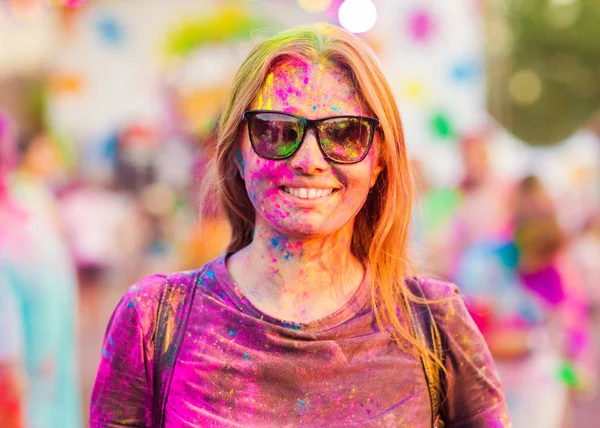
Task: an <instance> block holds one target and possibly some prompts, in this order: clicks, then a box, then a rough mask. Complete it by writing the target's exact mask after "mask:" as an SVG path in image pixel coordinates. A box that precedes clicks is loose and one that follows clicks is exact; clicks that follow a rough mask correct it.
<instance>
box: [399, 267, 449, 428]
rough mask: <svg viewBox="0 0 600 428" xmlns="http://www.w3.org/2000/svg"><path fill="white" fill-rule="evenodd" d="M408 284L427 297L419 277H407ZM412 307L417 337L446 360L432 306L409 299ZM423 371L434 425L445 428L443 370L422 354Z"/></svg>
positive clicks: (412, 321) (414, 291) (413, 290)
mask: <svg viewBox="0 0 600 428" xmlns="http://www.w3.org/2000/svg"><path fill="white" fill-rule="evenodd" d="M406 285H407V286H408V289H409V290H410V291H411V293H412V294H413V295H415V296H417V297H420V298H422V299H426V297H425V293H424V292H423V288H422V287H421V283H420V281H419V279H418V278H407V279H406ZM409 304H410V308H411V324H412V328H413V333H414V335H415V337H416V338H417V339H418V340H419V341H420V342H426V343H427V345H428V347H429V349H430V350H431V351H433V353H434V354H435V355H436V356H437V357H438V358H439V359H440V361H444V350H443V347H442V340H441V336H440V332H439V329H438V327H437V324H436V322H435V318H434V317H433V313H432V312H431V308H430V307H429V305H428V304H426V303H417V302H414V301H412V300H409ZM421 363H422V364H423V371H424V372H425V379H426V381H427V387H428V389H429V398H430V399H431V415H432V426H433V427H434V428H444V425H445V423H444V417H443V407H442V403H443V401H444V399H445V394H446V385H445V376H444V372H443V370H442V369H441V368H440V367H438V366H436V365H435V364H433V362H432V361H431V360H430V359H429V358H424V357H423V356H421Z"/></svg>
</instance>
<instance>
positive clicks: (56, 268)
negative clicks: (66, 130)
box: [0, 116, 81, 428]
mask: <svg viewBox="0 0 600 428" xmlns="http://www.w3.org/2000/svg"><path fill="white" fill-rule="evenodd" d="M0 120H1V121H2V122H3V123H4V125H0V131H1V132H0V134H3V135H0V143H1V146H0V165H2V166H1V167H0V220H1V221H0V325H1V326H2V330H1V331H0V385H2V390H1V391H2V393H1V394H0V406H4V408H2V409H1V410H0V415H2V416H4V415H5V414H6V412H9V413H10V415H9V417H8V419H0V420H1V421H2V423H3V425H2V426H3V427H4V426H10V425H8V424H9V422H7V421H9V420H11V419H10V418H12V420H11V422H10V423H11V424H12V426H22V427H36V428H38V427H78V428H79V427H80V426H81V417H80V410H81V408H80V401H79V384H78V369H77V367H78V365H77V363H76V346H75V337H76V333H75V329H76V326H75V318H74V314H75V312H76V303H77V294H76V277H75V271H74V266H73V263H72V260H71V258H70V255H69V252H68V249H67V247H66V245H65V242H64V240H63V239H62V236H61V234H60V232H59V227H58V225H57V223H56V217H55V216H54V214H55V212H56V210H55V209H54V208H55V207H54V205H53V199H52V195H51V193H50V192H49V191H48V190H47V189H46V188H45V183H44V178H45V175H44V174H45V173H46V172H51V171H52V167H51V166H46V165H44V162H45V161H46V162H48V163H52V161H53V158H52V155H50V153H51V149H50V148H48V147H46V146H45V144H49V143H48V142H47V141H46V140H45V139H44V138H43V137H39V139H38V137H34V138H33V139H32V140H31V141H24V142H23V143H22V144H21V145H20V147H19V148H20V149H21V152H20V156H16V154H17V153H16V152H17V142H16V139H15V138H14V135H15V134H14V132H12V133H11V134H9V133H8V132H7V131H6V130H7V129H8V128H9V127H11V128H13V129H14V127H13V126H12V125H10V124H9V121H8V119H7V117H6V116H4V117H0ZM44 154H48V155H49V157H46V156H45V155H44ZM17 158H19V161H18V169H17V170H15V169H14V168H15V166H16V164H17V163H16V162H13V160H16V159H17ZM10 385H12V387H11V386H10ZM11 390H12V393H11V392H10V391H11ZM5 391H9V392H5ZM7 408H8V410H7ZM19 412H20V413H19Z"/></svg>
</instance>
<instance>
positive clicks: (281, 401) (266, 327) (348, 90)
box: [91, 24, 509, 427]
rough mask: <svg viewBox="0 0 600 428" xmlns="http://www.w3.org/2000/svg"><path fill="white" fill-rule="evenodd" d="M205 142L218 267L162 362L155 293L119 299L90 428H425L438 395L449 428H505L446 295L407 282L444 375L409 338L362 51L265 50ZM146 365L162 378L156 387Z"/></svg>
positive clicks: (396, 174)
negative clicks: (226, 239)
mask: <svg viewBox="0 0 600 428" xmlns="http://www.w3.org/2000/svg"><path fill="white" fill-rule="evenodd" d="M219 126H220V127H219V138H218V149H217V157H216V166H217V171H218V181H217V183H218V185H219V186H220V190H221V192H222V201H223V203H224V207H225V211H226V213H227V216H228V218H229V221H230V223H231V225H232V230H233V235H232V239H231V242H230V245H229V250H228V253H226V254H224V255H223V256H221V257H219V258H218V259H216V260H214V261H212V262H209V263H207V264H206V265H205V266H204V267H203V268H202V269H201V270H200V271H199V273H200V276H199V279H198V281H197V284H198V285H197V287H196V288H195V290H196V293H195V297H193V300H192V303H191V309H190V311H189V319H188V322H187V325H186V328H185V331H184V334H183V339H182V341H181V345H180V348H179V349H178V350H176V352H173V350H174V349H175V347H171V343H175V342H170V341H169V340H168V339H169V337H171V336H172V332H173V331H174V330H173V329H164V328H162V327H161V324H160V323H161V322H162V321H164V320H165V318H163V316H162V315H161V314H164V312H166V313H168V312H169V310H171V309H172V308H171V309H169V310H166V311H164V312H161V310H160V308H159V306H161V305H160V304H159V300H160V296H161V293H162V291H161V290H163V289H164V288H165V283H167V280H166V277H165V276H160V275H159V276H152V277H150V278H147V279H145V280H143V281H142V282H140V283H138V284H137V285H135V286H134V287H133V288H131V289H130V290H129V292H128V293H127V294H126V296H125V297H124V298H123V300H122V301H121V303H120V304H119V306H118V307H117V309H116V311H115V313H114V315H113V317H112V319H111V321H110V324H109V327H108V330H107V333H106V339H105V343H104V349H103V359H102V361H101V363H100V368H99V372H98V377H97V380H96V386H95V390H94V393H93V397H92V419H91V420H92V426H124V425H127V426H157V425H160V424H164V426H189V427H191V426H300V425H304V426H323V425H333V426H363V427H364V426H411V427H427V426H431V425H432V421H434V419H436V416H438V415H437V413H438V412H437V411H432V403H436V402H438V401H436V391H437V389H436V388H440V389H442V393H443V396H444V397H445V401H444V405H443V408H442V409H441V412H440V413H441V415H442V416H443V419H444V420H445V422H446V424H447V426H481V427H483V426H485V427H489V426H507V425H509V422H508V416H507V413H506V409H505V405H504V398H503V395H502V392H501V389H500V385H499V383H498V380H497V377H496V374H495V369H494V366H493V363H492V360H491V357H490V354H489V352H488V350H487V348H486V345H485V344H484V341H483V339H482V337H481V335H480V334H479V333H478V331H477V329H476V327H475V325H474V323H473V322H472V320H471V318H470V317H469V315H468V313H467V311H466V309H465V307H464V304H463V302H462V300H461V299H460V298H459V297H458V296H457V295H456V294H457V290H456V287H454V286H451V285H447V284H444V283H440V282H436V281H431V280H426V279H422V280H421V281H420V283H421V286H422V291H423V292H424V294H425V296H426V298H427V299H430V300H440V302H438V304H431V311H432V312H433V315H434V321H435V324H434V326H437V330H435V331H439V333H440V338H441V340H442V342H443V345H444V351H445V352H444V357H443V361H442V359H441V358H439V357H437V356H436V354H435V353H434V352H433V351H432V350H430V348H429V347H428V344H427V343H426V341H425V339H424V335H423V334H417V336H416V337H418V338H419V339H415V336H413V330H414V331H423V330H418V329H419V328H420V327H421V326H419V325H415V322H411V321H409V320H411V319H415V318H414V317H413V318H411V307H412V305H410V304H409V301H410V299H411V296H412V295H411V294H410V293H409V292H408V290H407V286H406V284H405V281H404V276H405V274H406V273H407V261H406V257H405V255H406V240H407V233H408V225H409V219H410V217H411V201H412V196H413V195H412V183H411V179H410V172H409V168H408V160H407V156H406V151H405V147H404V142H403V136H402V128H401V124H400V120H399V114H398V110H397V107H396V105H395V103H394V101H393V97H392V94H391V91H390V88H389V86H388V83H387V81H386V79H385V78H384V76H383V73H382V71H381V69H380V67H379V65H378V63H377V60H376V59H375V57H374V56H373V55H372V53H371V52H370V50H369V49H368V48H367V47H366V46H365V45H364V44H363V43H362V42H361V41H360V40H359V39H358V38H356V37H355V36H353V35H351V34H349V33H346V32H345V31H343V30H341V29H339V28H336V27H333V26H331V25H323V24H320V25H315V26H311V27H302V28H298V29H294V30H290V31H286V32H283V33H280V34H278V35H276V36H274V37H273V38H271V39H269V40H267V41H266V42H264V43H262V44H260V45H259V46H258V47H256V48H255V49H254V50H253V51H252V52H251V54H250V55H249V57H248V58H247V59H246V61H245V62H244V63H243V64H242V66H241V67H240V69H239V71H238V73H237V75H236V77H235V80H234V83H233V88H232V90H231V93H230V95H229V97H228V99H227V102H226V105H225V108H224V110H223V114H222V117H221V122H220V125H219ZM193 274H194V273H193V272H192V273H188V275H193ZM171 277H172V276H171ZM414 282H415V281H412V282H411V283H414ZM407 283H408V282H407ZM417 293H418V291H417ZM412 299H413V300H418V299H417V298H415V297H412ZM170 304H171V301H169V300H166V302H165V301H163V303H162V307H165V305H166V306H167V307H169V305H170ZM422 307H424V308H426V309H427V308H429V307H428V306H425V305H424V306H422ZM159 312H160V313H159ZM417 315H422V314H417ZM170 318H171V320H172V318H173V317H172V316H171V317H170ZM166 319H167V322H168V320H169V317H167V318H166ZM423 327H424V326H423ZM165 330H166V331H167V333H166V334H165V333H164V331H165ZM425 331H426V330H425ZM158 332H162V333H160V334H159V333H158ZM155 333H156V337H154V338H153V336H154V335H155ZM425 334H427V331H426V333H425ZM165 338H166V339H165ZM163 339H165V340H167V344H166V346H165V343H164V341H163ZM155 347H159V349H160V350H161V352H159V353H158V354H156V355H159V356H161V358H162V357H163V356H164V355H167V356H170V357H171V358H173V361H174V363H173V364H174V368H173V370H172V372H170V373H166V375H165V373H164V372H162V371H161V372H160V373H156V364H155V360H153V358H154V356H155ZM164 349H166V352H164V353H163V352H162V350H164ZM175 354H176V355H175ZM174 355H175V356H174ZM432 363H434V364H440V365H441V364H443V370H442V368H441V367H437V368H438V369H440V370H439V372H440V373H444V378H445V379H446V381H445V382H444V383H443V384H442V383H436V382H435V379H436V376H435V373H434V372H435V370H432V369H431V367H433V366H434V365H433V364H432ZM424 368H425V370H427V372H428V377H426V375H425V370H424ZM428 379H429V380H430V381H429V382H428ZM432 379H433V380H432ZM157 380H158V383H160V384H161V385H165V383H166V385H167V387H166V388H165V389H162V388H159V389H158V390H157V389H156V381H157ZM169 385H170V387H169ZM430 387H432V390H431V394H430V389H429V388H430ZM163 393H164V397H163V399H161V401H159V406H160V403H162V408H159V409H157V405H156V404H153V401H154V402H156V396H157V394H161V395H162V394H163ZM430 395H431V397H433V398H434V399H433V400H431V399H430ZM434 407H435V406H434ZM157 410H158V411H157ZM436 424H437V422H436Z"/></svg>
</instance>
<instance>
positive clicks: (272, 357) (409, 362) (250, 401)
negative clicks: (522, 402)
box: [91, 256, 510, 427]
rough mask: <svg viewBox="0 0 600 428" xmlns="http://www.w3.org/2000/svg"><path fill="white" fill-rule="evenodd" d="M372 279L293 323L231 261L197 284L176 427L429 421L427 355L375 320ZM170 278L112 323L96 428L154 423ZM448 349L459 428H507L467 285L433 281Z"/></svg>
mask: <svg viewBox="0 0 600 428" xmlns="http://www.w3.org/2000/svg"><path fill="white" fill-rule="evenodd" d="M368 278H369V276H368V275H366V276H365V281H364V282H363V283H362V285H361V286H360V287H359V288H358V290H357V291H356V293H355V294H354V296H353V297H352V298H351V299H350V300H349V301H348V302H347V303H346V304H345V305H344V306H343V307H341V308H340V309H338V310H337V311H336V312H335V313H333V314H331V315H329V316H327V317H325V318H323V319H320V320H316V321H312V322H309V323H303V324H298V323H290V322H285V321H283V320H279V319H275V318H273V317H270V316H268V315H266V314H264V313H262V312H261V311H260V310H258V309H257V308H256V307H255V306H253V305H252V303H251V302H250V301H249V300H248V299H247V298H246V297H245V296H244V295H243V293H242V292H241V291H240V289H239V288H237V287H236V285H235V283H234V282H233V280H232V278H231V276H230V275H229V273H228V271H227V268H226V266H225V256H221V257H220V258H218V259H216V260H214V261H212V262H209V263H208V264H207V265H206V266H205V271H204V273H203V274H202V275H201V277H200V279H199V281H198V288H197V291H196V295H195V298H194V302H193V306H192V311H191V315H190V318H189V323H188V326H187V330H186V332H185V336H184V339H183V342H182V346H181V349H180V352H179V355H178V358H177V362H176V365H175V369H174V374H173V378H172V382H171V387H170V391H169V394H168V399H167V405H166V413H165V426H167V427H213V426H216V427H222V426H223V427H234V426H244V427H247V426H261V427H266V426H271V427H283V426H332V427H333V426H335V427H337V426H344V427H346V426H360V427H369V426H373V427H385V426H390V427H397V426H410V427H428V426H431V402H430V398H429V393H428V389H427V383H426V380H425V375H424V372H423V367H422V364H421V361H420V359H419V356H418V354H417V352H416V351H415V350H414V349H413V348H412V347H411V346H409V345H408V344H405V345H403V346H401V347H399V346H398V345H396V344H395V343H393V342H392V341H391V340H390V339H389V338H388V336H387V334H385V333H383V332H381V331H380V330H379V328H378V327H377V324H376V321H375V317H374V314H373V311H372V309H371V304H370V284H369V279H368ZM164 283H165V276H163V275H154V276H151V277H148V278H146V279H144V280H142V281H141V282H139V283H138V284H136V285H134V286H133V287H131V288H130V289H129V291H128V292H127V294H126V295H125V296H124V297H123V299H122V300H121V302H120V303H119V305H118V306H117V308H116V310H115V312H114V314H113V316H112V318H111V320H110V323H109V325H108V328H107V332H106V337H105V340H104V346H103V350H102V360H101V362H100V367H99V370H98V376H97V379H96V384H95V387H94V392H93V395H92V403H91V426H92V427H104V426H111V427H120V426H128V427H130V426H140V427H150V426H152V417H151V415H152V409H151V407H152V393H153V392H152V384H153V383H152V376H153V374H152V367H153V352H154V351H153V344H152V337H153V333H154V331H155V328H156V314H157V308H158V300H159V298H160V294H161V290H162V287H163V285H164ZM422 284H423V288H424V292H425V295H426V296H427V297H429V298H432V299H437V298H444V297H450V299H449V300H447V301H446V303H443V304H440V305H437V306H436V305H433V306H432V310H433V312H434V316H435V319H436V322H437V324H438V327H439V329H440V332H441V334H442V338H443V342H444V345H445V348H446V357H445V363H446V367H447V370H448V375H449V386H448V391H447V400H446V402H445V411H446V414H447V418H446V419H447V421H446V423H447V426H449V427H456V426H461V427H463V426H464V427H505V426H509V425H510V423H509V418H508V414H507V411H506V405H505V401H504V396H503V393H502V390H501V387H500V384H499V381H498V377H497V375H496V370H495V367H494V365H493V362H492V358H491V356H490V353H489V351H488V349H487V347H486V345H485V342H484V340H483V338H482V336H481V334H480V333H479V331H478V330H477V327H475V324H474V323H473V321H472V319H471V317H470V316H469V314H468V312H467V310H466V309H465V306H464V303H463V300H462V298H460V297H459V296H458V294H457V293H458V291H457V288H456V287H455V286H453V285H450V284H446V283H443V282H438V281H432V280H423V281H422Z"/></svg>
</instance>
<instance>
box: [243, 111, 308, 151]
mask: <svg viewBox="0 0 600 428" xmlns="http://www.w3.org/2000/svg"><path fill="white" fill-rule="evenodd" d="M249 129H250V137H251V138H250V140H251V142H252V146H253V147H254V150H255V151H256V153H257V154H258V155H259V156H262V157H264V158H268V159H284V158H287V157H289V156H291V155H292V154H293V153H294V152H295V151H296V149H297V148H298V145H299V144H300V138H301V136H302V123H301V122H300V121H299V120H298V119H296V118H294V117H292V116H287V115H284V114H279V113H258V114H256V115H254V116H252V117H251V118H250V121H249Z"/></svg>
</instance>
